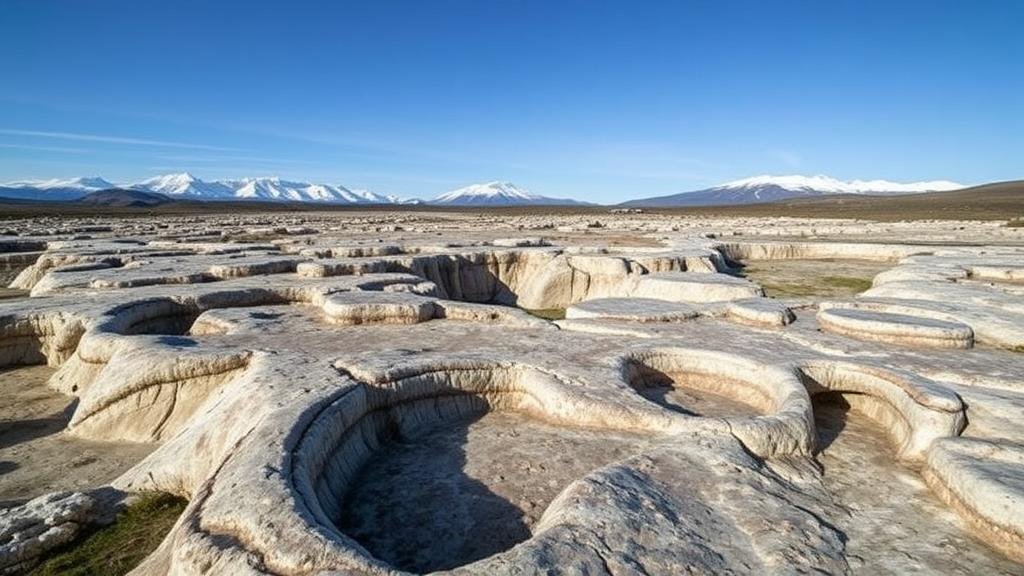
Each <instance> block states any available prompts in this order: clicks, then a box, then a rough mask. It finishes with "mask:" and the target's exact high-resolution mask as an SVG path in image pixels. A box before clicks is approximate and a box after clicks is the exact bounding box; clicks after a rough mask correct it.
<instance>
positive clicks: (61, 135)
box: [0, 128, 244, 152]
mask: <svg viewBox="0 0 1024 576" xmlns="http://www.w3.org/2000/svg"><path fill="white" fill-rule="evenodd" d="M0 134H5V135H8V136H28V137H32V138H55V139H61V140H77V141H82V142H106V143H109V144H133V145H136V146H157V147H165V148H184V149H190V150H214V151H218V152H243V151H244V150H242V149H240V148H228V147H224V146H210V145H207V144H193V143H191V142H172V141H168V140H149V139H146V138H128V137H124V136H111V135H104V134H79V133H76V132H47V131H43V130H16V129H13V128H0Z"/></svg>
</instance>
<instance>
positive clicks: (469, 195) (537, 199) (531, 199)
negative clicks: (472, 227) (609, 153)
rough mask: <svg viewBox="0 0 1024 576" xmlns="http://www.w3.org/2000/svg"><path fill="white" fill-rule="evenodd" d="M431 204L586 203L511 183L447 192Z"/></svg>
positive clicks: (490, 183) (556, 204)
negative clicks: (533, 191) (550, 195)
mask: <svg viewBox="0 0 1024 576" xmlns="http://www.w3.org/2000/svg"><path fill="white" fill-rule="evenodd" d="M429 204H433V205H437V206H559V205H561V206H566V205H577V206H581V205H584V204H586V202H580V201H579V200H572V199H569V198H551V197H548V196H540V195H537V194H533V193H531V192H529V191H527V190H525V189H523V188H520V187H518V186H516V185H515V184H512V183H511V182H499V181H493V182H485V183H482V184H471V185H469V186H465V187H463V188H459V189H456V190H452V191H451V192H445V193H444V194H441V195H440V196H438V197H436V198H434V199H433V200H431V201H430V202H429Z"/></svg>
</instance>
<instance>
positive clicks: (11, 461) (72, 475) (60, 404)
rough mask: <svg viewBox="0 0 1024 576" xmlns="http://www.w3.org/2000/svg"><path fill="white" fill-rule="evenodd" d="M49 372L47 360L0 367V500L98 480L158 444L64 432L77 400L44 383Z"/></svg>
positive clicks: (113, 474) (3, 502) (95, 483)
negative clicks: (81, 436)
mask: <svg viewBox="0 0 1024 576" xmlns="http://www.w3.org/2000/svg"><path fill="white" fill-rule="evenodd" d="M51 374H53V369H52V368H49V367H46V366H27V367H19V368H13V369H5V370H0V398H2V401H0V506H3V505H6V504H9V503H12V502H17V501H22V500H27V499H29V498H33V497H35V496H40V495H42V494H46V493H47V492H54V491H56V490H86V489H90V488H95V487H98V486H101V485H103V484H105V483H107V482H109V481H111V480H113V479H114V478H117V477H118V476H119V475H121V474H122V473H123V472H124V471H126V470H128V469H129V468H131V467H132V466H133V465H134V464H135V463H137V462H138V461H140V460H142V458H143V457H145V456H146V455H147V454H149V453H150V452H151V451H152V450H153V449H154V448H155V447H156V446H155V445H148V444H127V443H113V442H90V441H86V440H80V439H77V438H74V437H72V436H69V435H68V434H66V433H64V431H63V430H64V427H65V426H66V425H67V422H68V420H69V419H70V418H71V413H72V411H73V408H74V402H75V400H74V398H71V397H69V396H64V395H62V394H60V393H58V392H56V391H54V390H53V389H51V388H49V387H47V386H46V381H47V379H49V377H50V375H51Z"/></svg>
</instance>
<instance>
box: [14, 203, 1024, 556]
mask: <svg viewBox="0 0 1024 576" xmlns="http://www.w3.org/2000/svg"><path fill="white" fill-rule="evenodd" d="M0 231H2V232H3V233H4V234H5V235H4V236H0V275H3V278H2V280H3V284H5V285H8V288H6V289H4V290H3V292H0V297H2V299H0V366H2V370H3V371H2V372H0V394H2V398H3V399H4V400H3V402H0V420H2V421H0V504H2V505H3V506H4V507H5V509H4V510H3V511H0V571H6V572H8V573H23V572H29V571H30V570H33V569H36V570H40V571H41V570H44V569H47V565H48V564H49V565H50V566H53V562H60V561H61V559H60V556H61V555H64V556H65V557H68V556H67V555H72V556H70V557H72V558H74V557H75V556H73V555H74V554H83V552H82V549H83V547H85V546H87V545H88V543H89V542H90V541H91V540H95V539H96V538H98V537H101V536H102V535H103V534H104V531H105V530H110V529H111V526H114V527H116V526H117V524H118V523H121V522H125V521H126V520H125V518H127V517H128V516H126V512H125V511H126V510H127V511H129V512H130V511H132V510H133V509H137V508H138V506H140V505H145V504H147V503H150V504H152V502H153V500H154V499H155V498H166V499H168V501H169V502H170V503H169V504H166V505H164V506H160V507H159V508H160V510H161V513H162V515H163V517H165V518H166V521H165V525H163V526H162V527H160V528H152V527H150V528H147V530H150V531H151V532H150V533H149V534H148V536H149V538H148V540H147V542H150V544H148V545H149V548H145V547H144V546H143V545H142V544H141V543H139V542H137V541H136V542H135V544H134V546H135V547H136V548H138V549H139V550H141V552H139V554H138V556H139V557H138V558H136V559H134V560H133V559H125V562H128V563H131V564H132V565H134V563H136V562H138V565H137V566H136V567H134V571H133V573H134V574H145V575H165V574H205V573H217V574H282V575H299V574H302V575H305V574H318V573H336V574H391V573H400V572H412V573H427V572H434V571H447V572H451V573H458V574H541V573H543V574H552V573H565V574H684V573H685V574H703V573H735V574H802V573H828V574H842V573H862V574H883V573H944V574H964V575H967V574H1022V573H1024V564H1021V562H1024V425H1022V422H1024V227H1013V226H1006V225H1005V221H956V220H953V221H933V220H924V221H915V222H900V221H896V222H871V221H862V220H833V219H824V218H804V219H796V218H787V217H753V216H736V217H722V216H712V215H708V216H701V215H679V214H668V213H664V214H662V213H658V214H652V213H643V212H629V211H616V212H615V213H612V212H608V211H599V210H587V211H584V212H580V213H574V212H573V211H572V210H565V211H559V212H558V213H555V214H551V213H549V214H544V213H541V212H536V213H534V212H524V213H504V214H498V213H489V212H486V211H479V212H473V211H460V212H455V211H452V212H445V211H440V210H435V211H423V212H416V211H385V210H378V211H372V212H353V211H350V212H308V213H288V212H278V213H266V214H260V213H238V214H233V215H232V214H208V215H202V214H179V215H175V214H166V215H153V216H134V217H125V218H122V217H118V216H103V215H82V216H76V217H64V218H57V217H35V218H25V219H22V220H7V221H5V222H2V223H0ZM140 503H141V504H140ZM119 511H120V514H121V515H120V516H118V513H119ZM168 511H170V513H169V517H168ZM140 515H141V516H145V514H141V513H137V514H136V516H140ZM115 518H117V519H116V521H115ZM111 522H113V524H112V525H111ZM103 525H108V526H107V527H106V528H104V527H102V526H103ZM79 558H81V556H79ZM64 561H65V562H67V561H68V560H64ZM41 562H42V564H40V563H41ZM129 567H130V566H129ZM39 573H44V572H39Z"/></svg>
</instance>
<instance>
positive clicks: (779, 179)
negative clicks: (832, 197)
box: [715, 174, 964, 194]
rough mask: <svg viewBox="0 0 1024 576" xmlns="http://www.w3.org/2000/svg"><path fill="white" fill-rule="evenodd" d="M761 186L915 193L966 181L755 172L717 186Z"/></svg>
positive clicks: (934, 190) (936, 189) (841, 192)
mask: <svg viewBox="0 0 1024 576" xmlns="http://www.w3.org/2000/svg"><path fill="white" fill-rule="evenodd" d="M759 186H778V187H779V188H784V189H786V190H793V191H811V190H813V191H815V192H819V193H834V194H872V193H908V194H910V193H915V192H940V191H945V190H958V189H960V188H964V186H963V185H962V184H958V183H956V182H950V181H947V180H935V181H929V182H909V183H900V182H889V181H888V180H852V181H843V180H837V179H835V178H832V177H829V176H825V175H821V174H819V175H817V176H801V175H789V176H769V175H764V176H754V177H753V178H744V179H742V180H734V181H732V182H726V183H725V184H722V185H720V186H716V187H715V189H726V188H756V187H759Z"/></svg>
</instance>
